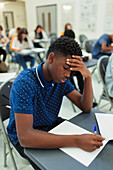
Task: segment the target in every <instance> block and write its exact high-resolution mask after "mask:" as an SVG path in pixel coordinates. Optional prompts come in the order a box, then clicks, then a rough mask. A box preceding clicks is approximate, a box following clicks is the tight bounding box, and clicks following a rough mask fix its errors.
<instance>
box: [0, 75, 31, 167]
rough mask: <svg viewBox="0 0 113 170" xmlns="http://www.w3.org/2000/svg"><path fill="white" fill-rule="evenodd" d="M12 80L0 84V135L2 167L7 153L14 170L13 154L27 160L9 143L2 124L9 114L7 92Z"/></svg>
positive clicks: (5, 165)
mask: <svg viewBox="0 0 113 170" xmlns="http://www.w3.org/2000/svg"><path fill="white" fill-rule="evenodd" d="M13 80H14V78H13V79H10V80H8V81H6V82H4V83H3V84H1V86H0V123H1V128H2V136H3V144H4V167H7V163H6V162H7V156H8V154H9V155H10V158H11V161H12V163H13V167H14V169H15V170H17V165H16V162H15V158H14V154H15V155H16V156H18V157H19V160H20V159H21V162H22V163H24V164H27V165H28V164H29V162H28V161H27V160H26V159H24V158H23V157H21V156H20V154H19V153H18V152H17V151H16V149H15V148H14V146H13V145H12V144H11V142H10V140H9V136H8V135H7V131H6V127H5V124H4V122H5V121H6V120H8V118H9V114H10V105H9V94H10V89H11V86H12V82H13ZM6 148H7V149H8V152H7V151H6ZM23 161H24V162H23Z"/></svg>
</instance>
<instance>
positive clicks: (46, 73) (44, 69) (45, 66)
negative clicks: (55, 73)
mask: <svg viewBox="0 0 113 170" xmlns="http://www.w3.org/2000/svg"><path fill="white" fill-rule="evenodd" d="M42 72H43V74H44V77H45V79H46V81H47V82H51V81H52V77H51V74H50V72H49V69H48V63H47V61H46V62H45V63H44V64H43V65H42Z"/></svg>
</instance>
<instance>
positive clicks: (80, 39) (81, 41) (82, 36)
mask: <svg viewBox="0 0 113 170" xmlns="http://www.w3.org/2000/svg"><path fill="white" fill-rule="evenodd" d="M86 40H87V37H86V35H84V34H80V35H79V41H80V43H83V42H84V41H86Z"/></svg>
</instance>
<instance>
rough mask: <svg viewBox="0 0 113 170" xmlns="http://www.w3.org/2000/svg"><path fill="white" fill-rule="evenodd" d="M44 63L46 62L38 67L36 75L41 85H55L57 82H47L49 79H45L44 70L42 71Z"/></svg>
mask: <svg viewBox="0 0 113 170" xmlns="http://www.w3.org/2000/svg"><path fill="white" fill-rule="evenodd" d="M43 64H44V62H42V63H41V64H40V65H39V66H38V67H36V75H37V78H38V80H39V82H40V85H41V86H42V87H43V88H44V87H46V86H47V87H52V86H54V84H55V82H54V81H52V82H50V83H48V82H47V80H46V79H45V77H44V75H43V72H42V65H43Z"/></svg>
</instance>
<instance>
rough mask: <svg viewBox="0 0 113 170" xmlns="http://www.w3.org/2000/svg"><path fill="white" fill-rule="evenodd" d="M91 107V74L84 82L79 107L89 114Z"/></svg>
mask: <svg viewBox="0 0 113 170" xmlns="http://www.w3.org/2000/svg"><path fill="white" fill-rule="evenodd" d="M92 105H93V89H92V81H91V74H89V75H88V77H87V78H85V81H84V91H83V95H82V97H81V107H82V110H83V111H84V112H90V111H91V109H92Z"/></svg>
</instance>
